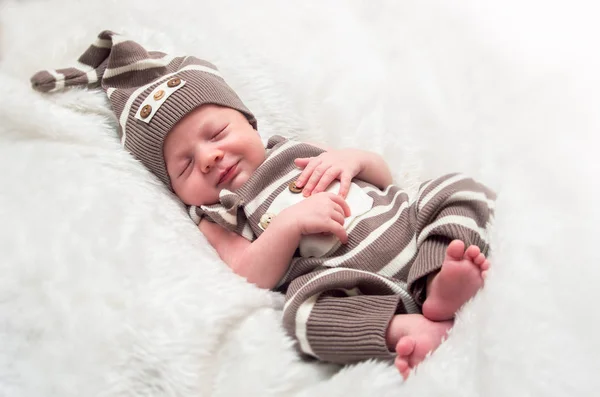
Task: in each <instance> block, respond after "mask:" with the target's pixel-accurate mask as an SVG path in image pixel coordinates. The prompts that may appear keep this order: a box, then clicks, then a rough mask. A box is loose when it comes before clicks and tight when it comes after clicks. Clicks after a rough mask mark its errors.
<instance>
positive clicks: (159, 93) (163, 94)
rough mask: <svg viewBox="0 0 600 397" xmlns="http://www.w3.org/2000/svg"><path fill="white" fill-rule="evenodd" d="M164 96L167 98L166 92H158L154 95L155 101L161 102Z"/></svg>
mask: <svg viewBox="0 0 600 397" xmlns="http://www.w3.org/2000/svg"><path fill="white" fill-rule="evenodd" d="M164 96H165V90H158V91H156V92H155V93H154V100H155V101H160V99H161V98H162V97H164Z"/></svg>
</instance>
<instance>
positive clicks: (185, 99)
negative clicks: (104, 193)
mask: <svg viewBox="0 0 600 397" xmlns="http://www.w3.org/2000/svg"><path fill="white" fill-rule="evenodd" d="M175 78H177V79H180V81H181V83H179V84H178V85H177V88H176V89H173V92H171V93H170V94H171V95H170V96H169V97H168V98H167V99H165V100H164V101H162V102H161V101H159V100H158V99H157V100H156V101H153V99H152V98H153V96H154V94H156V91H158V89H159V86H161V84H163V83H165V82H168V81H171V80H172V79H175ZM31 84H32V86H33V88H34V89H35V90H37V91H40V92H46V93H49V92H56V91H61V90H63V89H65V88H67V87H74V86H82V87H89V88H97V87H102V89H103V90H104V91H105V92H106V94H107V96H108V98H109V101H110V104H111V107H112V110H113V112H114V113H115V115H116V117H117V120H119V126H120V129H119V132H120V135H121V143H122V145H123V146H124V147H125V148H126V149H127V150H128V151H129V152H131V153H132V154H133V155H134V157H135V158H137V159H138V160H140V161H141V162H142V164H143V165H144V166H146V168H148V169H149V170H150V171H151V172H153V173H154V174H155V175H156V176H157V177H158V178H159V179H160V180H161V181H162V182H163V183H165V184H166V185H167V186H169V187H170V180H169V176H168V174H167V170H166V166H165V163H164V159H163V152H162V147H163V143H164V140H165V137H166V135H167V133H168V132H169V131H170V130H171V128H173V126H174V125H175V124H176V123H177V122H178V121H179V120H181V119H182V118H183V117H184V116H185V115H186V114H188V113H189V112H191V111H192V110H194V109H196V108H197V107H199V106H201V105H203V104H207V103H211V104H216V105H221V106H226V107H230V108H232V109H236V110H238V111H240V112H241V113H242V114H244V115H245V116H246V118H247V119H248V122H249V123H250V124H252V126H253V127H254V128H255V129H256V128H257V125H256V119H255V118H254V115H253V114H252V113H251V112H250V111H249V110H248V109H247V108H246V107H245V106H244V104H243V103H242V101H241V100H240V98H239V97H238V96H237V94H236V93H235V92H234V91H233V90H232V89H231V87H229V86H228V85H227V83H226V82H225V80H224V79H223V77H222V76H221V74H220V73H219V71H218V69H217V68H216V66H215V65H213V64H212V63H210V62H207V61H205V60H202V59H199V58H196V57H193V56H173V55H169V54H165V53H163V52H159V51H147V50H146V49H145V48H144V47H142V46H141V45H140V44H138V43H136V42H135V41H132V40H130V39H129V38H127V37H126V36H123V35H120V34H117V33H115V32H112V31H108V30H107V31H103V32H101V33H100V34H99V35H98V38H97V39H96V40H95V41H94V42H93V43H92V44H91V45H90V46H89V48H88V49H87V50H86V51H85V52H84V53H83V54H82V55H81V56H80V57H79V59H78V60H77V62H76V63H75V65H74V66H73V67H67V68H63V69H56V70H42V71H40V72H38V73H36V74H35V75H33V77H32V78H31ZM148 98H149V99H148ZM144 103H145V104H150V106H151V107H153V108H154V110H153V114H152V117H151V118H148V120H149V121H144V120H143V118H136V115H138V116H139V115H140V112H141V108H142V104H144Z"/></svg>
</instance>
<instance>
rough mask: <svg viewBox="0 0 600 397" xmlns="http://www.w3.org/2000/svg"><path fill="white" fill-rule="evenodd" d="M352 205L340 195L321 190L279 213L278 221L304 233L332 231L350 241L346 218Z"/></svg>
mask: <svg viewBox="0 0 600 397" xmlns="http://www.w3.org/2000/svg"><path fill="white" fill-rule="evenodd" d="M347 216H350V207H349V206H348V204H347V203H346V201H345V200H344V199H343V198H341V197H340V196H338V195H336V194H333V193H326V192H321V193H318V194H314V195H312V196H311V197H309V198H307V199H305V200H302V201H301V202H299V203H297V204H294V205H293V206H291V207H288V208H286V209H285V210H283V211H282V212H281V213H280V214H279V215H277V218H276V221H278V223H279V222H287V223H289V225H293V226H295V227H297V228H298V232H299V233H300V234H302V235H307V234H317V233H332V234H334V235H335V236H337V238H338V239H339V240H340V241H341V242H342V243H344V244H345V243H346V242H347V241H348V234H347V233H346V229H344V219H345V217H347Z"/></svg>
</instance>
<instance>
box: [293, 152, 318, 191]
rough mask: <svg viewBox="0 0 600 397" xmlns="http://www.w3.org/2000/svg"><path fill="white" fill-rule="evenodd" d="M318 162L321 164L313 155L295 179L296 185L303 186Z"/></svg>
mask: <svg viewBox="0 0 600 397" xmlns="http://www.w3.org/2000/svg"><path fill="white" fill-rule="evenodd" d="M319 164H321V160H319V159H317V158H314V157H312V158H310V159H309V162H308V164H307V165H306V166H305V167H304V171H302V173H301V174H300V176H299V177H298V179H296V186H297V187H302V186H304V185H305V184H306V181H307V180H308V178H309V177H310V176H311V175H312V173H313V171H314V170H315V168H317V167H318V166H319Z"/></svg>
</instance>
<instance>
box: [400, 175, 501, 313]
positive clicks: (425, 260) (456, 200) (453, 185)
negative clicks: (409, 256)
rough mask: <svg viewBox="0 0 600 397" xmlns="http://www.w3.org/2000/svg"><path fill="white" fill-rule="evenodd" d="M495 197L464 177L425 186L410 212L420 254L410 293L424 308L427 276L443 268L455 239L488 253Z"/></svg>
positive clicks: (449, 177)
mask: <svg viewBox="0 0 600 397" xmlns="http://www.w3.org/2000/svg"><path fill="white" fill-rule="evenodd" d="M495 198H496V195H495V193H494V192H492V191H491V190H490V189H489V188H487V187H486V186H484V185H482V184H480V183H478V182H476V181H475V180H473V179H471V178H467V177H466V176H464V175H461V174H449V175H445V176H443V177H441V178H437V179H434V180H432V181H429V182H427V183H425V184H423V185H422V187H421V189H420V191H419V195H418V196H417V200H416V201H415V202H414V203H413V205H412V207H411V211H413V216H414V219H415V224H416V225H417V227H416V234H417V247H418V254H417V256H416V258H415V261H414V262H413V264H412V266H411V268H410V271H409V274H408V290H409V291H410V292H411V294H412V295H413V297H414V299H415V301H416V302H417V303H418V304H419V305H421V304H422V303H423V302H424V300H425V289H426V281H427V276H428V275H429V274H431V273H433V272H435V271H438V270H439V269H440V268H441V265H442V262H443V260H444V258H445V255H446V248H447V247H448V245H449V244H450V242H451V241H452V240H455V239H457V240H462V241H463V242H464V243H465V247H468V246H470V245H477V246H478V247H479V248H480V249H481V252H483V253H484V254H485V255H488V253H489V243H488V242H489V236H488V228H489V225H490V223H491V220H492V218H493V211H494V200H495Z"/></svg>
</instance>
